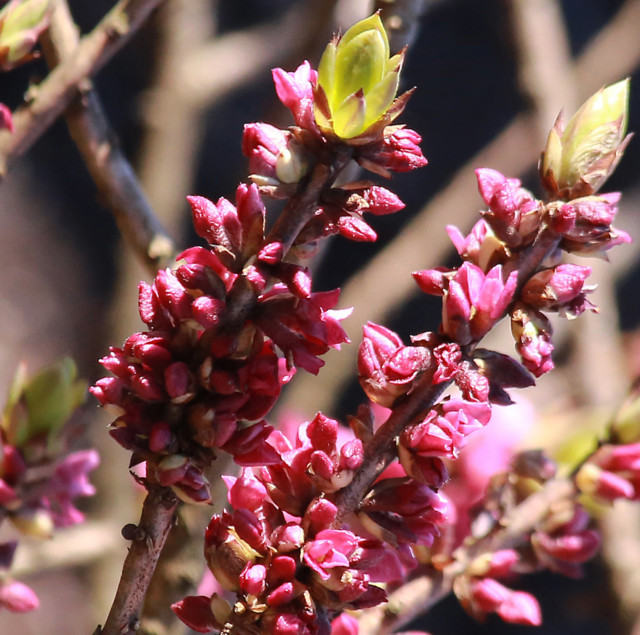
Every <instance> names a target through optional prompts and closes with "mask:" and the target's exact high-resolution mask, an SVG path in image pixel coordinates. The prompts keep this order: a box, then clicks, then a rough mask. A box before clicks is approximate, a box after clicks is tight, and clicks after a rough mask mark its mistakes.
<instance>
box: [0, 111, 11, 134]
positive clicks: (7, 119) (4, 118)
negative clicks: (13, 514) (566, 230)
mask: <svg viewBox="0 0 640 635" xmlns="http://www.w3.org/2000/svg"><path fill="white" fill-rule="evenodd" d="M0 130H8V131H9V132H13V117H12V116H11V110H10V109H9V108H8V107H7V106H5V105H4V104H0Z"/></svg>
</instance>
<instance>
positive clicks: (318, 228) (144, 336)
mask: <svg viewBox="0 0 640 635" xmlns="http://www.w3.org/2000/svg"><path fill="white" fill-rule="evenodd" d="M274 80H275V84H276V90H277V93H278V96H279V97H280V99H281V101H282V102H283V103H284V104H285V106H287V107H288V108H289V109H290V110H291V111H292V113H293V116H294V120H295V123H296V125H295V126H293V127H292V128H290V129H289V130H278V129H276V128H273V127H272V126H269V125H267V124H262V123H257V124H252V125H249V126H247V127H246V128H245V133H244V139H243V149H244V152H245V154H247V156H248V157H249V163H250V168H251V170H252V171H253V173H254V174H253V180H254V184H251V185H246V184H241V185H240V186H239V187H238V190H237V192H236V204H235V205H233V204H232V203H231V202H229V201H227V200H226V199H224V198H221V199H220V200H219V201H218V202H217V203H213V202H211V201H209V200H207V199H205V198H202V197H195V196H194V197H189V202H190V204H191V208H192V214H193V223H194V226H195V229H196V231H197V232H198V234H199V235H200V236H201V237H202V238H203V239H204V240H205V241H206V242H207V243H208V246H207V247H192V248H190V249H187V250H186V251H185V252H183V253H182V254H180V255H179V256H178V258H177V266H176V267H175V269H172V270H166V271H160V272H159V273H158V274H157V276H156V278H155V280H154V282H153V284H152V285H150V286H149V285H147V284H145V283H141V285H140V290H139V310H140V316H141V318H142V321H143V322H144V323H145V324H146V325H147V328H148V330H147V331H145V332H141V333H136V334H134V335H132V336H131V337H130V338H129V339H128V340H127V341H126V342H125V344H124V346H123V347H122V348H115V347H114V348H112V349H111V352H110V354H109V355H108V356H107V357H105V358H104V359H102V360H101V361H102V364H103V366H104V367H105V368H106V369H107V370H109V371H110V372H111V373H112V374H113V377H107V378H104V379H101V380H99V381H98V382H96V384H95V386H94V387H93V388H92V389H91V390H92V392H93V394H94V395H95V396H96V397H97V398H98V400H99V401H100V403H101V404H102V405H103V406H106V407H108V408H110V409H112V410H113V411H114V412H115V414H116V415H117V418H116V420H115V421H114V424H113V429H112V430H111V434H112V436H113V437H114V438H115V439H116V440H117V441H118V442H119V443H120V444H121V445H123V446H124V447H125V448H127V449H128V450H130V451H131V452H132V453H133V461H134V463H135V462H142V461H144V462H146V466H147V476H148V477H150V478H152V479H154V480H155V481H157V482H158V483H160V484H161V485H165V486H171V487H172V488H173V489H174V491H176V493H177V494H178V495H179V496H180V497H181V498H184V499H188V500H192V501H196V502H209V501H210V493H209V484H208V482H207V479H206V477H205V475H204V472H205V469H206V468H207V466H208V465H209V464H210V463H211V462H212V460H213V459H214V456H215V452H216V451H218V450H223V451H226V452H228V453H230V454H231V455H232V456H233V457H234V460H235V461H236V463H237V464H239V465H242V466H250V465H268V464H270V463H272V462H274V461H277V457H276V455H275V454H274V451H273V449H271V448H270V446H268V445H266V444H265V439H266V438H267V437H268V435H269V432H270V430H271V428H270V426H268V424H267V423H266V422H265V421H264V417H265V415H266V414H267V413H268V412H269V410H270V409H271V407H272V406H273V404H274V402H275V400H276V399H277V397H278V395H279V394H280V390H281V387H282V385H283V384H285V383H286V382H287V381H288V380H289V379H290V378H291V377H292V375H293V374H294V372H295V371H296V369H297V368H303V369H305V370H307V371H309V372H311V373H317V372H318V370H319V369H320V367H321V366H322V364H323V362H322V360H321V356H322V355H323V354H324V353H326V351H327V350H328V349H329V348H339V346H340V344H342V343H344V342H346V341H347V337H346V335H345V333H344V330H343V329H342V327H341V326H340V321H341V320H342V319H344V318H345V317H346V316H347V315H348V314H349V311H347V310H336V309H335V306H336V304H337V302H338V298H339V291H338V290H335V291H328V292H314V291H312V288H311V278H310V274H309V271H308V269H307V268H305V267H304V266H301V265H298V264H294V263H293V262H290V261H287V260H286V259H285V256H286V253H287V251H288V250H289V249H290V248H293V250H294V251H295V252H296V253H297V254H298V255H299V256H300V255H302V256H308V255H310V253H311V252H312V251H313V249H314V247H315V244H316V242H317V240H318V239H320V238H323V237H325V236H328V235H331V234H335V233H339V234H342V235H344V236H346V237H348V238H351V239H354V240H375V237H376V235H375V232H374V230H373V229H372V228H371V227H370V226H369V225H368V224H367V223H366V222H365V221H364V220H363V215H364V213H365V212H370V213H372V214H374V215H375V214H388V213H392V212H395V211H398V210H399V209H401V208H402V207H403V204H402V202H401V201H400V200H399V199H398V198H397V196H395V194H393V193H391V192H390V191H389V190H386V189H385V188H382V187H379V186H373V185H368V184H366V183H362V182H360V183H357V184H349V183H347V184H344V185H342V186H340V187H338V186H335V185H334V180H335V178H336V176H337V174H338V173H339V171H340V170H341V169H342V168H344V166H345V165H346V164H347V163H348V161H349V160H351V159H353V160H355V161H357V162H360V163H362V164H363V165H365V164H366V166H367V167H368V168H370V169H372V168H374V167H375V169H377V171H384V172H385V173H389V172H390V171H405V170H411V169H414V168H416V167H420V166H422V165H424V164H425V163H426V160H425V159H424V157H423V156H422V153H421V151H420V149H419V147H418V145H417V144H418V142H419V141H420V138H419V136H418V135H417V134H416V133H414V132H412V131H408V130H405V129H404V128H403V127H402V126H394V127H392V129H391V130H386V131H381V132H380V134H379V135H378V136H377V137H376V138H375V139H373V140H370V141H369V142H368V143H364V144H360V145H347V144H343V143H341V142H339V141H337V140H336V139H329V138H327V137H325V136H323V134H322V133H321V132H320V130H319V129H318V127H317V125H316V123H315V119H314V116H313V91H314V82H315V80H316V73H315V71H313V70H312V69H311V68H310V66H309V64H308V63H305V64H303V65H302V66H301V67H300V68H298V70H297V71H295V72H294V73H287V72H285V71H283V70H281V69H276V70H275V71H274ZM316 173H320V174H324V173H326V177H325V178H324V180H323V181H322V182H321V183H320V185H319V187H318V200H317V201H316V202H315V203H314V205H313V206H312V208H311V210H310V213H308V214H307V217H306V221H303V222H301V221H300V219H299V218H298V217H299V213H298V212H296V211H295V209H294V210H292V211H291V212H289V216H290V217H292V218H289V220H288V221H287V222H289V223H291V224H293V225H294V226H295V229H294V230H289V229H286V228H285V229H283V225H285V224H286V223H285V222H284V221H283V222H282V224H281V225H280V226H278V225H277V226H276V228H274V230H273V231H272V232H270V233H269V234H268V235H265V208H264V205H263V203H262V200H261V196H260V194H261V193H262V194H265V195H268V196H276V197H278V196H279V197H289V198H291V200H292V201H295V194H296V192H298V190H299V189H300V187H301V186H302V185H305V184H307V183H308V180H309V179H311V178H312V175H313V174H316ZM301 184H302V185H301ZM287 214H288V212H287V210H285V212H284V214H283V217H284V218H288V216H287ZM281 220H282V219H281Z"/></svg>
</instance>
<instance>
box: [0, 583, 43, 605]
mask: <svg viewBox="0 0 640 635" xmlns="http://www.w3.org/2000/svg"><path fill="white" fill-rule="evenodd" d="M39 606H40V600H38V596H37V595H36V594H35V593H34V591H33V590H32V589H30V588H29V587H28V586H27V585H26V584H23V583H22V582H17V581H15V580H13V581H8V582H0V608H3V609H7V610H9V611H11V612H12V613H27V612H28V611H34V610H35V609H37V608H38V607H39Z"/></svg>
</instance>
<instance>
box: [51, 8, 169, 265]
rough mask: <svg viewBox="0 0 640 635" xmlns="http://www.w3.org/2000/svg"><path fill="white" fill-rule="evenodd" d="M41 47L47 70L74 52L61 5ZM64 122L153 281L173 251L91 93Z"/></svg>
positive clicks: (72, 29)
mask: <svg viewBox="0 0 640 635" xmlns="http://www.w3.org/2000/svg"><path fill="white" fill-rule="evenodd" d="M42 44H43V48H44V53H45V58H46V60H47V64H48V65H49V67H50V68H54V67H56V66H57V65H59V64H61V63H63V62H64V61H66V60H69V59H71V58H73V56H74V54H75V52H76V51H77V48H78V44H79V37H78V30H77V27H76V25H75V23H74V22H73V18H72V17H71V14H70V12H69V7H68V5H67V2H66V0H58V2H57V3H56V5H55V9H54V11H53V13H52V15H51V22H50V26H49V30H48V32H46V33H45V36H44V37H43V42H42ZM65 117H66V121H67V126H68V128H69V132H70V134H71V137H72V138H73V140H74V141H75V143H76V146H77V147H78V150H79V151H80V154H81V155H82V158H83V160H84V163H85V165H86V166H87V169H88V170H89V173H90V174H91V178H92V179H93V181H94V183H95V184H96V187H97V188H98V191H99V193H100V197H101V199H102V201H103V202H104V204H105V205H106V206H107V207H108V208H109V209H110V210H111V212H112V214H113V216H114V218H115V220H116V223H117V224H118V227H119V229H120V233H121V234H122V236H123V238H124V239H125V241H126V243H127V244H128V245H129V246H130V247H131V248H132V250H133V251H134V252H135V253H136V255H137V256H138V257H139V258H140V260H141V262H142V263H143V264H144V265H145V266H146V268H147V270H148V271H149V273H150V274H151V275H154V274H155V272H156V271H157V270H158V268H159V267H160V266H163V265H164V264H166V262H167V261H168V260H169V259H170V258H171V257H172V255H173V245H172V242H171V239H170V238H169V236H168V235H167V233H166V232H165V230H164V229H163V227H162V225H161V223H160V222H159V220H158V218H157V216H156V215H155V214H154V212H153V210H152V209H151V207H150V205H149V203H148V201H147V199H146V197H145V195H144V192H143V191H142V188H141V187H140V184H139V182H138V179H137V178H136V175H135V173H134V171H133V168H132V167H131V165H130V164H129V162H128V161H127V159H126V157H125V156H124V154H123V153H122V151H121V150H120V146H119V144H118V141H117V139H116V136H115V134H114V133H113V131H112V130H111V126H110V125H109V122H108V120H107V118H106V116H105V114H104V111H103V108H102V104H101V103H100V99H99V97H98V95H97V94H96V93H95V91H94V90H92V89H91V88H90V87H87V88H86V89H85V90H83V92H82V93H81V94H79V95H77V96H76V97H75V99H74V100H73V101H72V103H71V105H70V106H69V108H68V109H67V110H66V112H65Z"/></svg>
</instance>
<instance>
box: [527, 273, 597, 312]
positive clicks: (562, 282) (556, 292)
mask: <svg viewBox="0 0 640 635" xmlns="http://www.w3.org/2000/svg"><path fill="white" fill-rule="evenodd" d="M590 274H591V267H582V266H580V265H572V264H564V265H558V266H557V267H555V268H554V269H545V270H544V271H540V272H538V273H536V274H535V275H534V276H532V277H531V278H530V279H529V280H528V281H527V283H526V284H525V286H524V288H523V289H522V295H521V298H522V301H523V302H526V303H527V304H530V305H531V306H533V307H536V308H538V309H547V310H550V309H554V308H555V309H556V310H558V309H559V308H560V307H562V305H568V304H569V303H571V302H572V301H573V300H575V299H576V297H577V296H578V295H579V294H581V293H582V291H583V289H584V283H585V281H586V279H587V278H588V277H589V275H590Z"/></svg>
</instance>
